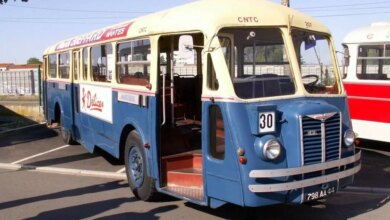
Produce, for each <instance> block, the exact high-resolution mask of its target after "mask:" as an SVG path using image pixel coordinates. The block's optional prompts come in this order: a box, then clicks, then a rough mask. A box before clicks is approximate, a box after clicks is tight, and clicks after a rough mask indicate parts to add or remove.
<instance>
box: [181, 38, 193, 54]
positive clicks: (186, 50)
mask: <svg viewBox="0 0 390 220" xmlns="http://www.w3.org/2000/svg"><path fill="white" fill-rule="evenodd" d="M193 49H194V40H193V38H192V36H191V35H182V36H180V38H179V57H180V58H181V59H190V58H193V57H194V52H193V51H192V50H193Z"/></svg>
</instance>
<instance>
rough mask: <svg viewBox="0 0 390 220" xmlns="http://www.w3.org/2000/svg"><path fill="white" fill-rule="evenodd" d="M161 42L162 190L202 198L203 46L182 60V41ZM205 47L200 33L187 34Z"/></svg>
mask: <svg viewBox="0 0 390 220" xmlns="http://www.w3.org/2000/svg"><path fill="white" fill-rule="evenodd" d="M180 37H183V35H181V36H180V35H170V36H163V37H161V38H160V39H159V53H160V57H159V70H160V74H159V79H158V80H159V100H160V101H159V116H160V129H159V130H160V135H159V136H160V147H159V154H160V175H161V176H160V179H161V181H160V186H161V188H162V189H163V190H165V191H167V192H170V193H173V194H176V195H181V196H184V197H190V198H193V199H197V200H202V199H203V179H202V154H201V147H202V143H201V136H202V134H201V131H202V123H201V122H202V103H201V94H202V59H201V54H202V53H201V52H202V49H203V48H202V47H200V46H199V47H193V48H192V49H191V51H193V52H192V53H191V52H190V54H192V55H191V56H190V58H187V59H184V60H183V59H181V58H180V54H179V52H178V48H179V39H180ZM185 37H187V38H189V37H190V38H192V40H193V44H194V45H203V41H204V38H203V35H202V34H200V33H196V34H188V35H185Z"/></svg>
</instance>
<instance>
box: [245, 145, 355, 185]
mask: <svg viewBox="0 0 390 220" xmlns="http://www.w3.org/2000/svg"><path fill="white" fill-rule="evenodd" d="M360 157H361V151H359V152H358V153H357V154H355V155H353V156H350V157H346V158H343V159H341V160H332V161H329V162H325V163H318V164H313V165H308V166H302V167H295V168H287V169H276V170H252V171H251V172H249V177H250V178H272V177H283V176H293V175H298V174H304V173H310V172H315V171H320V170H327V169H330V168H334V167H339V166H344V165H347V164H351V163H354V162H356V161H358V160H360Z"/></svg>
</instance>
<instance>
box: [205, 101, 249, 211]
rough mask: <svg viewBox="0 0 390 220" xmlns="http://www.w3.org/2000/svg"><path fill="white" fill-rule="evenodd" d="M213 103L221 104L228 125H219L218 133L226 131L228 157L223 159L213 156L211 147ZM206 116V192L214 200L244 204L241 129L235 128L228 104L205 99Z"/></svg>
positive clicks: (214, 104)
mask: <svg viewBox="0 0 390 220" xmlns="http://www.w3.org/2000/svg"><path fill="white" fill-rule="evenodd" d="M212 106H218V107H219V109H220V110H221V114H222V119H223V126H224V128H220V127H218V128H217V133H221V132H218V130H219V131H222V130H221V129H223V131H224V148H225V149H224V157H223V158H219V159H217V158H214V156H213V155H212V153H211V152H212V151H213V150H211V146H210V145H211V144H210V141H209V140H210V138H211V137H210V129H211V125H210V121H211V115H210V109H211V108H212ZM202 115H203V116H204V117H203V118H202V120H203V122H202V146H203V148H204V150H203V158H204V159H203V164H204V170H203V175H204V176H205V185H206V194H207V196H208V197H210V198H213V199H217V200H220V201H225V202H230V203H234V204H237V205H244V201H243V194H242V192H243V189H242V183H241V177H240V172H239V169H240V167H239V165H238V156H237V153H236V152H237V148H238V147H237V146H241V145H238V142H237V140H235V138H236V135H234V133H236V132H237V130H240V129H241V128H237V127H232V124H231V123H230V122H231V120H229V118H230V115H229V114H228V110H227V104H226V103H212V102H204V103H203V110H202ZM242 124H244V123H242ZM233 128H234V129H233ZM222 133H223V132H222ZM217 136H218V134H217Z"/></svg>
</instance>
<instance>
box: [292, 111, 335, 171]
mask: <svg viewBox="0 0 390 220" xmlns="http://www.w3.org/2000/svg"><path fill="white" fill-rule="evenodd" d="M300 120H301V142H302V143H301V145H302V160H303V165H309V164H315V163H321V162H326V161H330V160H335V159H338V158H340V147H341V141H340V140H341V116H340V113H328V114H317V115H306V116H301V117H300Z"/></svg>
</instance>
